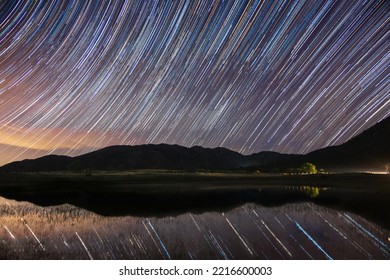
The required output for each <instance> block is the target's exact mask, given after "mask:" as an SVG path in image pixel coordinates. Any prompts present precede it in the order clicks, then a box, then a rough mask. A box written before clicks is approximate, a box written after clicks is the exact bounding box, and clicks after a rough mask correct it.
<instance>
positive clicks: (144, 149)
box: [0, 117, 390, 173]
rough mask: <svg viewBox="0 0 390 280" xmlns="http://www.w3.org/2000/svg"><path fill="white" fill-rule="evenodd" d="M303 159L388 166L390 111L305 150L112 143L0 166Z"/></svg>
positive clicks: (242, 163) (280, 163)
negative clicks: (342, 139) (335, 141)
mask: <svg viewBox="0 0 390 280" xmlns="http://www.w3.org/2000/svg"><path fill="white" fill-rule="evenodd" d="M305 162H311V163H314V164H315V165H316V166H318V167H319V168H324V169H325V170H331V171H363V170H381V171H384V170H386V169H387V168H388V167H389V166H390V117H388V118H387V119H384V120H383V121H381V122H379V123H378V124H376V125H374V126H373V127H371V128H369V129H367V130H366V131H364V132H363V133H361V134H360V135H358V136H356V137H354V138H352V139H350V140H349V141H347V142H346V143H344V144H342V145H339V146H332V147H327V148H323V149H320V150H317V151H313V152H311V153H309V154H306V155H287V154H280V153H276V152H260V153H256V154H252V155H242V154H240V153H237V152H234V151H231V150H228V149H225V148H214V149H210V148H203V147H199V146H195V147H191V148H186V147H182V146H178V145H167V144H159V145H153V144H149V145H139V146H111V147H106V148H103V149H101V150H97V151H94V152H91V153H87V154H84V155H80V156H76V157H67V156H57V155H49V156H45V157H41V158H38V159H32V160H23V161H19V162H12V163H9V164H6V165H4V166H3V167H0V172H2V173H15V172H17V173H24V172H41V171H63V170H71V171H80V170H84V169H87V168H89V169H93V170H129V169H167V170H237V169H250V170H260V171H262V172H278V171H285V170H287V169H288V168H296V167H299V166H301V165H302V164H303V163H305Z"/></svg>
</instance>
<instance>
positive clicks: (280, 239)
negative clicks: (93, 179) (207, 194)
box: [0, 187, 390, 259]
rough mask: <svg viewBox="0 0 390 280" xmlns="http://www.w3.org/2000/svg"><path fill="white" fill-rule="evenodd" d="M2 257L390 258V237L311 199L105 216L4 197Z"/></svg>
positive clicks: (310, 191) (0, 201)
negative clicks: (217, 208)
mask: <svg viewBox="0 0 390 280" xmlns="http://www.w3.org/2000/svg"><path fill="white" fill-rule="evenodd" d="M300 191H301V192H302V191H303V192H305V193H306V195H307V196H308V197H310V198H315V197H316V196H318V195H319V193H318V189H316V188H309V187H305V188H301V189H300ZM187 210H188V209H187ZM0 259H390V231H389V230H388V229H386V228H385V227H383V226H379V225H377V224H376V223H374V222H371V221H370V220H368V219H366V218H363V217H362V216H360V215H358V214H356V213H353V212H349V211H345V210H342V209H334V208H333V209H331V208H328V207H325V206H320V205H317V204H316V203H313V202H312V201H300V202H297V201H294V202H292V203H283V204H281V205H278V206H275V205H274V206H269V205H268V206H262V205H261V204H259V203H253V202H247V203H243V204H242V205H236V206H234V207H232V208H231V209H223V210H220V211H218V210H216V209H213V210H209V211H207V210H204V211H191V210H188V211H186V212H184V213H183V212H180V213H178V214H177V215H171V214H169V215H166V216H161V215H150V214H149V215H142V216H136V215H121V216H115V215H111V216H104V215H99V214H96V213H94V212H92V211H89V210H85V209H83V208H81V207H77V206H73V205H70V204H60V205H55V206H46V207H43V206H38V205H36V204H33V203H30V202H26V201H15V200H12V199H7V198H4V197H0Z"/></svg>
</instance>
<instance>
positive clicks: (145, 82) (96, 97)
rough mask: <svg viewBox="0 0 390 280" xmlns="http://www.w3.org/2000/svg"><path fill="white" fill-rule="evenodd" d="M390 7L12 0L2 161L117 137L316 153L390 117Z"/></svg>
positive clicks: (0, 9) (2, 42)
mask: <svg viewBox="0 0 390 280" xmlns="http://www.w3.org/2000/svg"><path fill="white" fill-rule="evenodd" d="M389 18H390V2H389V1H386V0H383V1H283V0H280V1H256V0H254V1H244V0H243V1H241V0H240V1H233V0H231V1H228V0H227V1H222V0H221V1H218V0H214V1H197V0H193V1H190V0H189V1H173V0H172V1H168V0H165V1H141V0H139V1H136V0H133V1H130V0H128V1H127V0H118V1H115V0H105V1H103V0H102V1H81V0H74V1H72V0H64V1H54V0H50V1H46V0H45V1H43V0H42V1H39V0H35V1H32V0H31V1H27V0H25V1H14V0H12V1H11V0H5V1H1V2H0V154H1V159H0V164H4V163H7V162H10V161H13V160H18V159H23V158H28V157H37V156H41V155H45V154H50V153H55V154H67V155H76V154H81V153H85V152H88V151H92V150H96V149H99V148H102V147H105V146H109V145H114V144H126V145H138V144H145V143H169V144H179V145H183V146H188V147H190V146H194V145H201V146H204V147H217V146H222V147H226V148H229V149H232V150H235V151H238V152H241V153H244V154H250V153H254V152H259V151H264V150H273V151H278V152H283V153H307V152H309V151H312V150H315V149H318V148H322V147H325V146H329V145H335V144H341V143H343V142H345V141H347V140H348V139H350V138H351V137H353V136H355V135H357V134H358V133H360V132H362V131H363V130H365V129H367V128H369V127H370V126H372V125H374V124H375V123H376V122H378V121H380V120H382V119H384V118H385V117H387V116H389V115H390V93H389V92H390V88H389V82H388V81H389V74H390V71H389V53H390V44H389V42H390V40H389V39H390V28H389Z"/></svg>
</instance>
